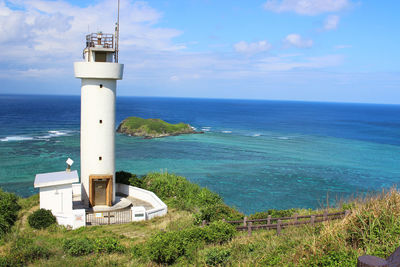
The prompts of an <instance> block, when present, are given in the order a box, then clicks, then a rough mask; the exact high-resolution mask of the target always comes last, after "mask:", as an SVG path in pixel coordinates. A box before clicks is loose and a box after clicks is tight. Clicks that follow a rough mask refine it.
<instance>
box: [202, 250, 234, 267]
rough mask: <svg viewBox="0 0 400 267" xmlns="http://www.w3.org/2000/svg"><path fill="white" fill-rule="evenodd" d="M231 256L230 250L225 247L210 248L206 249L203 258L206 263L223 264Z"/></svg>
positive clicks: (212, 264)
mask: <svg viewBox="0 0 400 267" xmlns="http://www.w3.org/2000/svg"><path fill="white" fill-rule="evenodd" d="M230 256H231V250H230V249H225V248H218V247H215V248H211V249H208V250H207V251H206V255H205V260H206V264H207V265H211V266H217V265H225V264H226V263H227V262H228V261H229V258H230Z"/></svg>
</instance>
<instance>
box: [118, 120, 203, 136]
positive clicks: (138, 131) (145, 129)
mask: <svg viewBox="0 0 400 267" xmlns="http://www.w3.org/2000/svg"><path fill="white" fill-rule="evenodd" d="M117 132H119V133H123V134H127V135H131V136H140V137H144V138H158V137H166V136H173V135H180V134H194V133H200V132H196V131H194V130H193V129H192V127H191V126H190V125H189V124H186V123H183V122H181V123H177V124H171V123H168V122H165V121H163V120H160V119H142V118H138V117H129V118H126V119H125V120H123V121H122V122H121V123H120V125H119V126H118V128H117Z"/></svg>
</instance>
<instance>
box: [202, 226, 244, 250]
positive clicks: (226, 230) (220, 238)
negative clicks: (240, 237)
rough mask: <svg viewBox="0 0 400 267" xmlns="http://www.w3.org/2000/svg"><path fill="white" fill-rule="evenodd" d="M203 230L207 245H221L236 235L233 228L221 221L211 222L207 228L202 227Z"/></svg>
mask: <svg viewBox="0 0 400 267" xmlns="http://www.w3.org/2000/svg"><path fill="white" fill-rule="evenodd" d="M203 229H204V231H206V233H207V235H206V242H207V243H220V244H221V243H224V242H226V241H229V240H231V239H232V238H233V237H234V236H235V234H236V229H235V227H234V226H233V225H231V224H229V223H226V222H223V221H216V222H213V223H211V224H210V225H209V226H208V227H204V228H203Z"/></svg>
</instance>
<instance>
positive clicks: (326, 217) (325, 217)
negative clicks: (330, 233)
mask: <svg viewBox="0 0 400 267" xmlns="http://www.w3.org/2000/svg"><path fill="white" fill-rule="evenodd" d="M323 218H324V221H326V220H328V211H324V217H323Z"/></svg>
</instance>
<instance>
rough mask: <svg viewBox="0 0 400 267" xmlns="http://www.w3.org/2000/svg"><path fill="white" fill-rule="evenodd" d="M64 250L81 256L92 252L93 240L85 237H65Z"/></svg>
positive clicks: (93, 247)
mask: <svg viewBox="0 0 400 267" xmlns="http://www.w3.org/2000/svg"><path fill="white" fill-rule="evenodd" d="M63 248H64V251H65V252H66V253H68V254H69V255H72V256H82V255H88V254H90V253H92V252H93V251H94V249H95V245H94V242H93V240H91V239H89V238H86V237H83V238H81V237H78V238H73V239H67V240H65V241H64V245H63Z"/></svg>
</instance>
